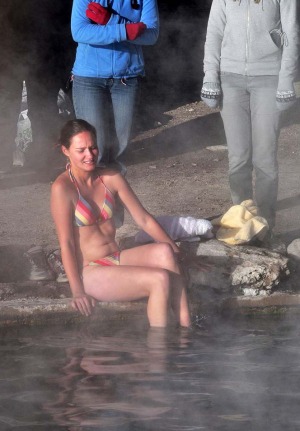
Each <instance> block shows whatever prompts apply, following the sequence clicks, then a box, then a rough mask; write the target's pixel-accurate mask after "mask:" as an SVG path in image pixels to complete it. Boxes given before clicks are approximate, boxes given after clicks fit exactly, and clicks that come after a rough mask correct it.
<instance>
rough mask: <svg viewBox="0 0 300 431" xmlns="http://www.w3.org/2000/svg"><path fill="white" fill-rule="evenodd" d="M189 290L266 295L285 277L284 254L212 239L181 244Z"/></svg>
mask: <svg viewBox="0 0 300 431" xmlns="http://www.w3.org/2000/svg"><path fill="white" fill-rule="evenodd" d="M181 249H182V250H184V252H185V258H184V263H185V266H186V267H187V272H188V275H189V285H190V287H191V288H193V289H195V288H199V286H203V285H204V286H209V287H210V288H211V289H213V290H214V291H217V292H218V293H220V294H232V293H237V294H240V295H241V294H242V295H249V296H255V295H262V296H264V295H267V294H269V293H271V292H272V291H274V290H275V288H276V286H277V285H278V284H279V282H280V281H281V280H282V279H284V278H285V277H286V276H287V275H289V269H288V258H287V256H286V255H284V254H280V253H278V252H274V251H272V250H268V249H265V248H259V247H253V246H229V245H226V244H224V243H222V242H220V241H217V240H215V239H212V240H209V241H206V242H201V243H198V244H195V243H182V244H181Z"/></svg>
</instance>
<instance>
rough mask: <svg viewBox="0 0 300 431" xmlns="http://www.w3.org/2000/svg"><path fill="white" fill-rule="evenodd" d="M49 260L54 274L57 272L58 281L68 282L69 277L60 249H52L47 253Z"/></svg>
mask: <svg viewBox="0 0 300 431" xmlns="http://www.w3.org/2000/svg"><path fill="white" fill-rule="evenodd" d="M47 261H48V264H49V266H50V268H51V269H52V271H53V272H54V274H56V281H57V283H67V282H68V277H67V274H66V273H65V268H64V266H63V263H62V260H61V254H60V250H53V251H51V252H50V253H49V254H48V255H47Z"/></svg>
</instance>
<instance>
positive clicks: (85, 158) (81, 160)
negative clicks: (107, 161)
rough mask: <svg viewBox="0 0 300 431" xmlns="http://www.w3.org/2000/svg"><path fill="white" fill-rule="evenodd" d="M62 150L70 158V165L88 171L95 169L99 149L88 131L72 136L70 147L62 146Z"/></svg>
mask: <svg viewBox="0 0 300 431" xmlns="http://www.w3.org/2000/svg"><path fill="white" fill-rule="evenodd" d="M62 151H63V153H64V154H65V155H66V156H67V157H68V158H69V159H70V163H71V166H72V167H77V168H79V169H83V170H88V171H90V170H93V169H95V167H96V164H97V160H98V153H99V151H98V147H97V145H96V143H95V142H94V141H93V137H92V135H91V134H90V132H86V131H85V132H80V133H78V134H77V135H75V136H73V138H72V139H71V144H70V147H69V148H66V147H64V146H63V147H62Z"/></svg>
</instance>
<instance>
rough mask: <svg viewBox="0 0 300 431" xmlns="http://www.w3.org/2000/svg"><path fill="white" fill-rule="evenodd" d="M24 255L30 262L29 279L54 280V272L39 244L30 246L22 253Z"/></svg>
mask: <svg viewBox="0 0 300 431" xmlns="http://www.w3.org/2000/svg"><path fill="white" fill-rule="evenodd" d="M24 257H26V258H27V260H28V261H29V263H30V274H29V280H31V281H43V280H44V281H46V280H48V281H50V280H54V279H55V276H54V273H53V272H52V271H51V269H50V268H49V266H48V263H47V259H46V255H45V253H44V251H43V249H42V247H40V246H39V245H37V246H34V247H31V248H30V249H29V250H28V251H27V252H25V253H24Z"/></svg>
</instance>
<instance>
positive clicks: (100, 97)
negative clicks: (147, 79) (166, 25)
mask: <svg viewBox="0 0 300 431" xmlns="http://www.w3.org/2000/svg"><path fill="white" fill-rule="evenodd" d="M71 30H72V35H73V39H74V40H75V42H77V43H78V47H77V53H76V59H75V63H74V66H73V70H72V74H73V101H74V108H75V114H76V117H77V118H81V119H84V120H86V121H88V122H89V123H91V124H93V126H94V127H95V128H96V131H97V146H98V149H99V160H98V163H100V162H104V163H105V164H114V163H116V162H117V164H119V165H120V166H121V170H122V169H125V167H124V166H123V165H122V164H121V163H120V162H119V160H118V159H119V157H120V155H121V154H122V153H123V152H124V150H125V149H126V147H127V144H128V141H129V137H130V132H131V125H132V119H133V113H134V105H135V99H136V95H137V90H138V85H139V78H140V77H143V76H144V75H145V70H144V58H143V52H142V45H153V44H154V43H155V42H156V41H157V38H158V33H159V18H158V8H157V3H156V0H97V1H95V2H89V0H74V3H73V9H72V17H71ZM109 99H110V101H111V105H108V101H109ZM110 106H112V112H113V117H114V125H115V132H116V137H117V140H116V141H117V142H112V138H111V136H108V131H109V120H108V113H109V112H110Z"/></svg>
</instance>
